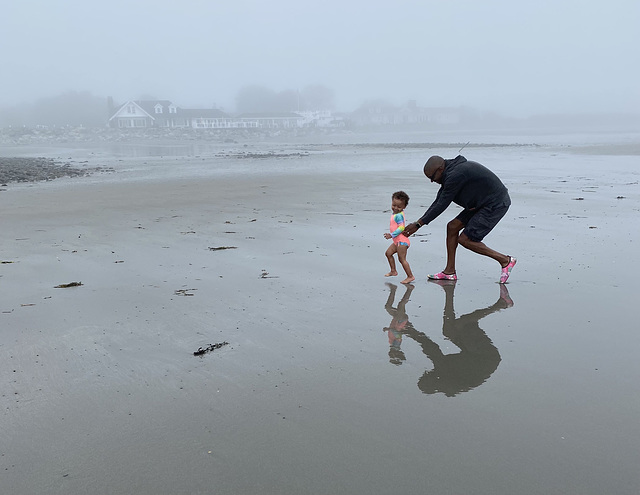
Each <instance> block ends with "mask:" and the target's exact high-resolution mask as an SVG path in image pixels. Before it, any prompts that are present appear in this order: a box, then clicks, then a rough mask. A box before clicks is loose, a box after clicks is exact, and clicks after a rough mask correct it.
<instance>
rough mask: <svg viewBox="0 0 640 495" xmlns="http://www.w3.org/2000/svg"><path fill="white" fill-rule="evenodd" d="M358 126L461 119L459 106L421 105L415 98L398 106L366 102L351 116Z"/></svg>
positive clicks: (439, 122) (440, 122) (432, 122)
mask: <svg viewBox="0 0 640 495" xmlns="http://www.w3.org/2000/svg"><path fill="white" fill-rule="evenodd" d="M350 120H351V123H352V124H353V125H356V126H395V125H454V124H458V123H459V122H460V120H461V112H460V110H459V109H457V108H445V107H442V108H425V107H419V106H418V105H417V104H416V101H415V100H410V101H409V102H407V104H406V105H403V106H400V107H397V106H393V105H391V104H389V103H386V102H384V101H372V102H368V103H365V104H364V105H362V106H361V107H360V108H358V109H357V110H355V111H354V112H353V113H352V114H351V117H350Z"/></svg>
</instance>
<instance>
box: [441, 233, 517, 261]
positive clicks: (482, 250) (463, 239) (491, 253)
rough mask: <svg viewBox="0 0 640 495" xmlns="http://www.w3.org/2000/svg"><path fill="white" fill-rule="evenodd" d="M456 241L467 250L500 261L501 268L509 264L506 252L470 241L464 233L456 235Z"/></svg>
mask: <svg viewBox="0 0 640 495" xmlns="http://www.w3.org/2000/svg"><path fill="white" fill-rule="evenodd" d="M447 238H448V237H447ZM458 243H459V244H461V245H462V246H463V247H465V248H467V249H468V250H469V251H473V252H474V253H478V254H481V255H482V256H488V257H489V258H492V259H494V260H496V261H497V262H498V263H500V266H501V267H502V268H504V267H505V266H507V265H508V264H509V261H511V259H510V258H509V256H507V255H506V254H502V253H499V252H498V251H495V250H493V249H491V248H490V247H489V246H487V245H486V244H485V243H483V242H476V241H472V240H471V239H469V238H468V237H467V236H466V234H464V233H462V234H460V235H459V236H458Z"/></svg>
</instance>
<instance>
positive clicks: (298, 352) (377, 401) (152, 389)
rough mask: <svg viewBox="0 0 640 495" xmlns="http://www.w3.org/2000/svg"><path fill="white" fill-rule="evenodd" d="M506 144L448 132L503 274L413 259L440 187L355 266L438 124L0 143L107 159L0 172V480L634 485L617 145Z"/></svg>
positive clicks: (496, 490) (382, 486) (118, 488)
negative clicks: (34, 176)
mask: <svg viewBox="0 0 640 495" xmlns="http://www.w3.org/2000/svg"><path fill="white" fill-rule="evenodd" d="M429 138H430V137H428V138H424V139H423V140H422V141H419V142H428V140H429ZM480 140H481V139H479V140H478V141H480ZM484 141H485V142H486V143H500V141H499V140H495V136H490V137H487V138H486V139H484ZM513 141H515V138H514V139H513ZM518 141H519V142H520V143H525V144H526V143H529V142H530V143H536V144H537V145H536V146H491V147H486V146H478V147H473V146H470V147H468V148H466V149H465V150H464V151H463V154H464V155H465V156H466V157H467V158H468V159H473V160H477V161H480V162H481V163H484V164H486V165H487V166H489V167H490V168H492V169H493V170H494V171H496V172H497V173H498V175H499V176H500V177H501V178H502V179H503V181H504V182H505V183H506V184H507V186H508V187H509V190H510V192H511V195H512V199H513V206H512V208H511V209H510V211H509V213H508V214H507V216H506V217H505V218H504V219H503V221H502V222H501V223H500V225H499V226H498V227H497V228H496V230H495V231H494V232H493V233H492V234H491V235H490V236H489V237H488V238H487V239H486V242H487V244H488V245H490V246H492V247H494V248H496V249H498V250H500V251H503V252H506V253H508V254H511V255H514V256H516V257H518V264H517V265H516V267H515V268H514V271H513V274H512V277H511V279H510V281H509V284H507V287H506V290H507V293H505V292H504V291H501V287H500V285H499V284H497V283H496V282H497V280H498V277H499V268H498V266H497V264H496V263H495V262H493V261H491V260H488V259H483V258H479V257H478V256H477V255H474V254H472V253H469V252H467V251H464V250H463V249H461V250H460V251H459V262H458V274H459V277H460V280H459V281H458V282H457V284H455V286H441V285H438V284H435V283H429V282H427V281H426V280H425V277H426V274H427V273H432V272H434V271H437V270H440V269H441V268H442V267H443V266H444V227H445V225H446V222H447V221H448V220H449V219H451V218H453V216H455V214H456V211H457V210H456V208H455V207H453V206H452V207H451V208H450V210H448V211H447V212H446V213H445V214H444V215H443V216H441V217H440V218H439V219H437V220H436V221H435V222H433V224H431V226H429V227H426V228H423V229H421V230H420V232H419V234H420V235H419V236H417V237H415V238H414V239H413V242H412V246H411V248H410V250H409V254H408V259H409V261H410V263H411V266H412V269H413V272H414V274H415V275H416V278H417V281H416V282H415V283H414V284H413V285H412V286H410V287H408V288H407V287H405V286H403V285H402V284H400V283H399V281H400V280H401V279H402V278H403V277H402V273H401V274H400V276H399V277H397V278H395V279H391V280H390V279H389V278H385V277H384V276H383V275H384V273H386V272H387V271H388V267H387V266H386V260H385V258H384V251H385V249H386V247H387V243H388V241H386V240H385V239H384V238H383V232H384V231H385V230H386V228H387V227H388V214H389V203H390V194H391V193H392V192H393V191H395V190H397V189H404V190H405V191H407V192H408V194H409V195H410V196H411V201H410V204H409V207H408V209H407V211H406V213H407V217H408V218H409V219H415V218H417V217H418V216H419V215H421V214H422V212H423V211H424V210H425V208H426V207H427V206H428V205H429V204H430V202H431V200H432V199H433V197H434V196H435V193H436V187H435V186H434V185H432V184H430V183H429V182H428V181H427V180H426V179H424V176H422V164H423V163H424V160H425V159H426V158H428V156H429V155H431V154H441V155H443V156H446V157H450V156H454V155H455V154H456V152H457V149H454V147H453V146H446V145H444V144H441V145H440V146H441V147H439V148H438V147H433V148H429V147H412V146H407V147H398V146H389V147H385V146H379V145H378V146H365V145H360V146H350V145H349V143H345V144H341V145H340V146H331V145H328V144H317V143H316V144H314V145H306V144H304V143H296V144H286V143H285V144H282V143H279V144H277V145H276V144H274V143H256V144H250V145H249V146H247V147H244V146H243V145H241V144H240V145H237V144H236V145H216V146H217V148H216V146H214V145H209V144H208V145H207V146H204V147H202V148H201V149H200V150H199V152H198V154H188V156H181V153H180V152H179V151H178V152H175V150H174V151H171V152H169V151H168V149H167V150H166V151H167V153H166V155H164V156H163V157H160V156H147V155H148V154H145V153H144V152H139V151H135V152H134V149H133V148H130V149H128V150H124V151H122V152H120V153H114V152H113V150H106V151H105V150H101V149H100V148H93V149H87V148H82V149H80V148H79V149H71V148H69V149H65V150H64V151H61V150H43V149H38V150H26V149H24V150H22V152H23V154H25V155H29V154H36V153H37V156H50V157H52V158H55V157H57V156H61V155H64V156H65V158H69V157H70V158H72V159H73V161H75V162H78V163H79V162H84V161H88V163H87V165H86V166H87V167H98V166H100V167H112V168H113V169H114V172H113V173H108V174H95V175H92V176H89V177H78V178H61V179H57V180H54V181H50V182H46V183H29V184H25V183H20V184H15V183H10V184H8V185H7V186H6V187H3V189H4V190H3V191H0V211H1V212H2V214H1V215H2V224H1V225H2V240H1V243H0V261H1V262H2V264H0V291H1V297H0V328H1V329H2V340H1V341H0V377H1V378H0V380H2V386H1V390H2V396H1V397H0V405H1V406H2V407H1V411H2V413H1V414H0V432H2V433H1V435H2V441H1V442H0V472H2V476H0V492H2V493H16V494H17V493H30V494H45V493H46V494H65V495H68V494H86V493H95V494H103V493H104V494H132V493H135V494H159V493H162V494H196V493H216V494H266V493H277V494H327V493H349V494H374V493H379V494H387V493H392V492H398V493H405V494H410V493H411V494H413V493H415V494H425V493H433V494H448V493H450V494H454V493H475V494H513V493H575V494H602V493H616V494H630V495H631V494H636V493H638V491H639V490H640V476H639V475H638V471H637V458H638V453H639V452H638V445H640V432H639V428H638V424H637V423H638V422H637V418H638V413H639V412H640V396H638V394H637V393H636V392H635V390H637V383H636V382H637V377H638V376H639V374H640V362H639V361H638V359H637V356H638V351H639V350H640V345H639V339H638V336H637V321H636V318H635V314H634V311H633V308H634V304H635V303H636V302H637V300H638V296H640V290H639V289H638V285H637V280H638V277H639V276H640V268H639V267H638V264H637V263H633V262H632V260H633V259H635V257H636V256H637V254H636V253H637V250H638V245H639V241H640V229H639V228H638V213H639V212H640V185H639V184H640V168H638V155H637V154H634V152H633V150H634V149H637V146H635V145H633V143H631V144H629V143H623V144H620V143H611V144H607V143H606V142H603V141H598V142H597V143H595V144H597V145H598V146H599V147H594V148H593V149H591V151H589V149H588V148H589V146H588V145H589V142H588V141H589V138H585V140H584V141H579V140H576V141H572V140H569V141H562V139H561V138H557V139H555V138H554V140H553V141H552V142H551V141H550V142H548V143H544V142H543V143H542V144H540V143H539V139H538V138H537V137H533V138H530V139H529V140H527V139H524V140H522V139H520V138H519V139H518ZM578 141H579V142H578ZM401 142H402V141H401ZM433 142H438V143H443V142H444V141H443V140H437V141H436V140H433ZM451 142H452V143H458V142H466V141H465V139H464V136H453V138H452V140H451ZM623 146H624V147H625V149H626V150H627V151H626V152H617V153H611V152H610V150H611V149H612V148H613V149H615V150H620V149H621V148H622V147H623ZM578 148H579V150H580V151H579V152H578ZM604 150H609V151H607V152H606V153H607V154H603V153H605V151H604ZM18 151H20V150H18ZM0 152H2V153H3V154H11V155H16V149H4V150H0ZM241 153H245V154H246V153H255V154H256V155H255V156H245V157H244V158H242V159H239V158H238V155H239V154H241ZM626 153H629V154H626ZM269 155H271V156H269ZM220 247H226V248H233V249H215V248H220ZM211 248H214V249H211ZM70 282H81V283H82V285H81V286H78V287H70V288H55V286H57V285H60V284H67V283H70ZM390 282H391V283H390ZM510 301H512V302H513V305H511V302H510ZM222 342H228V343H229V344H228V345H224V346H222V347H220V348H217V349H215V350H213V351H212V352H209V353H206V354H204V355H202V356H194V355H193V353H194V351H196V350H197V349H198V348H199V347H206V346H207V345H209V344H216V343H222Z"/></svg>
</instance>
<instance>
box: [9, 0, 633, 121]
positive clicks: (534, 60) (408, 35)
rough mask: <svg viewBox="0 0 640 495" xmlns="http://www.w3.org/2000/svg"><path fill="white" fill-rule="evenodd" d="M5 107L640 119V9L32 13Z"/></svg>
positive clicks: (200, 8) (18, 23)
mask: <svg viewBox="0 0 640 495" xmlns="http://www.w3.org/2000/svg"><path fill="white" fill-rule="evenodd" d="M0 19H2V29H0V43H1V45H0V46H1V47H2V52H1V53H2V56H1V58H0V67H1V69H0V106H4V105H14V104H18V103H21V102H25V101H26V102H29V101H34V100H36V99H38V98H40V97H49V96H56V95H58V94H61V93H63V92H66V91H71V90H72V91H90V92H91V93H93V94H94V95H96V96H113V97H114V99H115V100H116V101H117V102H120V103H121V102H124V101H126V100H129V99H137V98H139V97H141V96H142V95H152V96H154V97H157V98H160V99H168V100H172V101H173V102H174V103H175V104H177V105H178V106H181V107H186V108H188V107H211V106H213V105H217V106H218V107H221V108H223V109H225V110H228V111H233V110H234V107H235V96H236V94H237V92H238V90H239V89H240V88H242V87H243V86H247V85H253V84H256V85H261V86H265V87H267V88H269V89H271V90H274V91H283V90H287V89H302V88H304V87H305V86H308V85H311V84H322V85H325V86H327V87H329V88H331V89H333V90H334V92H335V100H336V106H337V107H338V109H339V110H345V111H351V110H354V109H355V108H356V107H357V106H358V105H359V104H361V103H362V102H363V101H364V100H365V99H386V100H388V101H389V102H390V103H393V104H402V103H404V102H406V101H407V100H409V99H414V100H417V103H418V105H420V106H431V107H434V106H437V107H442V106H470V107H474V108H478V109H482V110H494V111H496V112H498V113H501V114H503V115H507V116H528V115H532V114H539V113H549V112H580V113H584V112H634V113H639V112H640V84H639V83H638V81H640V77H639V76H640V63H639V61H640V57H639V49H640V29H638V24H639V23H640V1H638V0H609V1H607V2H595V1H585V0H568V1H564V0H538V1H536V2H515V1H513V0H439V1H431V0H414V1H409V0H396V1H394V2H390V1H378V0H368V1H366V0H356V1H354V0H340V1H336V0H323V1H320V2H304V1H301V0H270V1H265V0H233V1H231V0H181V1H175V0H91V1H88V0H20V1H12V2H9V1H8V0H7V1H3V2H2V3H1V4H0Z"/></svg>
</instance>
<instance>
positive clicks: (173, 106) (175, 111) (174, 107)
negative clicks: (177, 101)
mask: <svg viewBox="0 0 640 495" xmlns="http://www.w3.org/2000/svg"><path fill="white" fill-rule="evenodd" d="M169 113H178V109H177V108H176V106H175V105H171V106H170V107H169Z"/></svg>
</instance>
